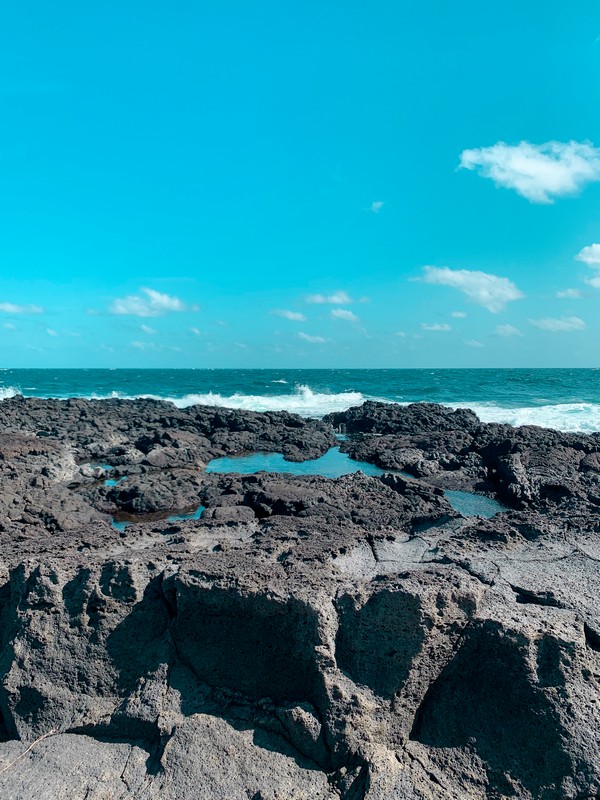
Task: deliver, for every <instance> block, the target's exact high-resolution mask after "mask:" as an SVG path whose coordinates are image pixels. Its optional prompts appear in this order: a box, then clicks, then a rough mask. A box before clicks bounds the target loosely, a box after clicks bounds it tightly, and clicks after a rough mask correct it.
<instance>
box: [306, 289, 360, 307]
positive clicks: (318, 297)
mask: <svg viewBox="0 0 600 800" xmlns="http://www.w3.org/2000/svg"><path fill="white" fill-rule="evenodd" d="M305 299H306V302H307V303H316V304H317V305H323V304H325V303H330V304H331V305H334V306H347V305H349V304H350V303H351V302H352V299H351V298H350V297H349V295H348V294H347V293H346V292H344V291H342V290H341V289H338V291H337V292H334V293H333V294H329V295H325V294H309V295H308V296H307V297H306V298H305Z"/></svg>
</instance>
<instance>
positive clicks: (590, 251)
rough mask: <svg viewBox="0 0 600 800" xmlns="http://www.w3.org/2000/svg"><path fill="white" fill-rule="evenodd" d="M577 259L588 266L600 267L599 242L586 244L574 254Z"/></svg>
mask: <svg viewBox="0 0 600 800" xmlns="http://www.w3.org/2000/svg"><path fill="white" fill-rule="evenodd" d="M575 258H576V259H577V261H583V263H584V264H587V265H588V267H598V268H600V244H588V246H587V247H583V248H582V249H581V250H580V251H579V252H578V253H577V255H576V256H575Z"/></svg>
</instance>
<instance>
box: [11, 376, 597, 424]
mask: <svg viewBox="0 0 600 800" xmlns="http://www.w3.org/2000/svg"><path fill="white" fill-rule="evenodd" d="M15 394H23V395H25V396H34V397H59V398H67V397H88V398H98V399H104V398H110V397H122V398H134V397H156V398H160V399H165V400H169V401H171V402H173V403H174V404H175V405H177V406H179V407H186V406H190V405H194V404H197V403H201V404H208V405H216V406H222V407H228V408H243V409H250V410H257V411H271V410H288V411H292V412H294V413H297V414H302V415H304V416H315V417H318V416H322V415H323V414H327V413H329V412H331V411H341V410H344V409H346V408H349V407H350V406H356V405H361V404H362V403H364V402H365V400H369V399H373V400H384V401H386V402H393V403H412V402H417V401H429V402H435V403H444V404H446V405H450V406H465V407H468V408H471V409H473V410H474V411H475V412H476V413H477V414H478V415H479V416H480V418H481V419H482V420H484V421H486V422H492V421H494V422H508V423H510V424H513V425H527V424H532V425H543V426H546V427H551V428H557V429H559V430H566V431H586V432H593V431H600V370H596V369H574V370H569V369H473V370H470V369H461V370H458V369H457V370H452V369H438V370H428V369H422V370H419V369H407V370H401V369H398V370H368V369H363V370H346V369H343V370H342V369H340V370H266V369H265V370H202V369H197V370H167V369H156V370H152V369H148V370H131V369H120V370H106V369H104V370H94V369H90V370H84V369H78V370H2V371H0V399H3V398H7V397H11V396H13V395H15Z"/></svg>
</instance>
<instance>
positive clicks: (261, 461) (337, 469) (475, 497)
mask: <svg viewBox="0 0 600 800" xmlns="http://www.w3.org/2000/svg"><path fill="white" fill-rule="evenodd" d="M206 471H207V472H219V473H227V472H236V473H237V474H238V475H252V474H254V473H255V472H283V473H285V474H286V475H320V476H322V477H324V478H339V477H341V476H342V475H350V474H351V473H353V472H359V471H360V472H363V473H364V474H365V475H375V476H377V475H383V474H384V473H385V472H395V471H394V470H383V469H381V467H376V466H375V464H369V463H368V462H367V461H354V460H353V459H351V458H350V456H349V455H348V454H347V453H341V452H340V448H339V447H332V448H331V449H330V450H328V451H327V452H326V453H325V455H324V456H321V457H320V458H314V459H312V460H310V461H302V462H296V461H286V460H285V459H284V457H283V455H282V454H281V453H249V454H248V455H244V456H225V457H224V458H214V459H213V460H212V461H209V462H208V464H207V465H206ZM396 474H400V475H403V476H404V477H407V478H412V479H413V480H415V479H414V478H413V477H412V475H409V474H408V473H406V472H399V473H398V472H396ZM444 494H445V496H446V499H447V500H448V502H449V503H450V505H451V506H452V508H453V509H454V510H455V511H458V513H459V514H462V516H463V517H485V518H486V519H490V518H491V517H494V516H495V515H496V514H498V513H500V512H501V511H507V510H508V509H507V508H506V506H503V505H502V503H499V502H498V501H497V500H493V499H492V498H490V497H486V496H485V495H481V494H475V493H473V492H457V491H446V492H444Z"/></svg>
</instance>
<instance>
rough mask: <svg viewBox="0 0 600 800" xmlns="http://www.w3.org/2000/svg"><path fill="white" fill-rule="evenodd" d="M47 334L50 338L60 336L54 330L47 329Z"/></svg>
mask: <svg viewBox="0 0 600 800" xmlns="http://www.w3.org/2000/svg"><path fill="white" fill-rule="evenodd" d="M46 333H47V334H48V336H58V332H57V331H55V330H53V329H52V328H46Z"/></svg>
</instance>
